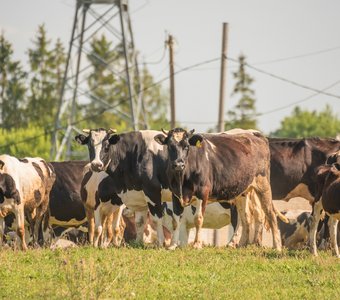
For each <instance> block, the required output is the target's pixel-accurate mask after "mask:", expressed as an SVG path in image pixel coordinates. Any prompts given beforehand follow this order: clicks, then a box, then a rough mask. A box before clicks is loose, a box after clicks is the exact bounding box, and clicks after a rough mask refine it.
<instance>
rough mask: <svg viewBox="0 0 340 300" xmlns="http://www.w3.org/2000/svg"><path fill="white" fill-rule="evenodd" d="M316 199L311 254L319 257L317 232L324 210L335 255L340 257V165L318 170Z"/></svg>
mask: <svg viewBox="0 0 340 300" xmlns="http://www.w3.org/2000/svg"><path fill="white" fill-rule="evenodd" d="M316 178H317V185H316V197H315V205H314V220H313V224H312V227H311V232H310V243H311V252H312V253H313V254H314V255H317V248H316V231H317V224H318V222H319V220H320V217H321V212H322V210H324V211H325V212H326V214H327V215H329V221H328V224H329V227H330V237H331V244H332V247H333V251H334V254H335V255H336V256H337V257H340V255H339V249H338V244H337V226H338V222H339V220H340V164H339V163H337V162H336V163H333V164H331V165H327V164H325V165H322V166H320V167H319V168H318V169H317V177H316Z"/></svg>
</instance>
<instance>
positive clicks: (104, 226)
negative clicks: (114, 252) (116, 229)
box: [99, 209, 112, 248]
mask: <svg viewBox="0 0 340 300" xmlns="http://www.w3.org/2000/svg"><path fill="white" fill-rule="evenodd" d="M100 213H101V221H102V234H101V235H100V237H99V246H100V247H101V248H105V247H106V243H107V239H108V228H109V224H108V223H109V216H108V215H107V214H106V212H103V209H101V212H100ZM111 231H112V227H111Z"/></svg>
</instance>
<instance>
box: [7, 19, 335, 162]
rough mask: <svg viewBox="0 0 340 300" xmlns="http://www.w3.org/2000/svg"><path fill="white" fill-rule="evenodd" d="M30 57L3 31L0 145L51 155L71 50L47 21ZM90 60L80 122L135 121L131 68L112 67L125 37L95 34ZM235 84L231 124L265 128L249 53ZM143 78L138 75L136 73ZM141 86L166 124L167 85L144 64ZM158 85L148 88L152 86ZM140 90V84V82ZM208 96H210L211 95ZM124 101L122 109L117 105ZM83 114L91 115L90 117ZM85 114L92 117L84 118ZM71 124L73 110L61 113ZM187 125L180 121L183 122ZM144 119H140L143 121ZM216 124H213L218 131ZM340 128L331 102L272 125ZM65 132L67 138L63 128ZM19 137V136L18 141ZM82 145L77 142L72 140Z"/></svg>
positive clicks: (148, 116) (152, 116) (152, 117)
mask: <svg viewBox="0 0 340 300" xmlns="http://www.w3.org/2000/svg"><path fill="white" fill-rule="evenodd" d="M27 56H28V65H27V67H23V64H22V63H21V62H20V61H18V60H15V59H14V50H13V46H12V44H11V43H10V42H9V41H8V40H7V39H6V37H5V34H4V33H1V35H0V101H1V105H0V127H1V135H0V149H1V150H0V151H1V153H9V154H13V155H16V156H19V157H20V156H41V157H43V158H47V159H49V158H50V149H51V138H52V132H53V130H54V126H55V118H56V113H57V108H58V101H59V97H60V90H61V85H62V81H63V74H64V69H65V64H66V51H65V48H64V46H63V44H62V43H61V41H60V39H57V40H56V41H52V40H51V39H50V38H49V37H48V35H47V32H46V28H45V26H44V25H40V26H39V27H38V29H37V32H36V34H35V36H34V38H33V40H32V44H31V47H30V48H29V49H28V51H27ZM86 60H87V62H88V63H89V64H90V68H89V74H88V75H87V77H86V84H87V90H88V91H89V93H88V95H87V99H88V100H87V102H85V103H84V102H80V101H78V103H77V105H78V107H77V115H76V120H79V123H78V124H77V126H79V127H80V128H81V127H83V126H85V127H90V128H91V127H92V128H96V127H98V124H100V127H104V128H110V127H111V128H112V127H114V128H117V129H118V130H119V131H126V130H130V129H131V123H130V120H129V116H130V106H129V101H127V99H128V89H127V84H126V81H125V77H124V76H119V74H118V75H117V74H116V73H115V72H112V71H111V70H113V69H121V70H124V55H123V48H122V45H118V46H115V47H114V46H113V43H112V42H111V41H110V40H108V39H107V38H106V36H105V35H99V36H95V37H93V38H92V40H91V42H90V49H89V51H87V53H86ZM233 77H234V79H235V86H234V87H233V90H232V94H231V96H232V100H233V101H234V103H236V104H235V106H234V107H233V108H232V109H231V110H229V111H228V112H227V113H226V122H225V129H226V130H228V129H231V128H236V127H238V128H244V129H249V128H252V129H259V128H258V123H257V112H256V95H255V91H254V89H253V84H254V78H252V77H251V76H250V75H249V74H248V73H247V70H246V57H245V56H244V55H240V57H239V68H238V70H237V71H235V72H233ZM134 82H135V84H137V83H136V82H137V81H134ZM139 84H140V86H139V90H142V91H143V99H144V107H143V108H144V109H139V110H138V111H139V114H144V115H143V118H141V119H143V120H147V122H148V124H149V127H150V128H154V129H159V128H162V127H165V128H167V127H168V126H169V125H168V124H169V122H168V119H167V116H168V102H169V101H168V100H169V95H168V91H166V90H164V89H162V88H161V86H160V85H157V84H155V81H154V78H153V77H152V75H151V74H150V72H149V71H148V69H147V67H145V66H144V67H143V68H142V69H141V72H140V82H139ZM151 86H152V88H147V87H151ZM135 88H136V90H137V87H135ZM207 101H209V99H207ZM115 107H116V108H119V113H116V112H115V110H114V108H115ZM81 120H84V121H83V122H82V121H81ZM85 120H86V121H85ZM61 123H62V126H66V124H67V120H66V116H62V118H61ZM179 125H180V124H179ZM143 126H144V124H140V127H143ZM215 130H216V129H213V128H212V129H211V130H210V131H215ZM339 133H340V120H339V118H338V117H337V115H336V114H334V113H333V112H332V110H331V108H330V107H329V106H325V108H324V109H323V110H322V111H320V112H317V111H309V110H303V109H301V108H300V107H295V108H294V109H293V112H292V114H291V115H289V116H287V117H285V118H284V119H283V120H282V121H281V125H280V128H278V129H277V130H276V131H275V132H272V133H270V135H271V136H280V137H307V136H321V137H335V136H336V135H337V134H339ZM59 138H60V139H62V138H63V135H62V134H61V135H60V136H59ZM18 142H20V143H18ZM72 147H73V150H74V152H75V153H76V152H77V151H79V150H80V149H78V148H77V147H78V145H76V144H75V143H74V144H73V145H72Z"/></svg>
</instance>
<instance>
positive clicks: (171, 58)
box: [166, 34, 176, 129]
mask: <svg viewBox="0 0 340 300" xmlns="http://www.w3.org/2000/svg"><path fill="white" fill-rule="evenodd" d="M166 43H167V45H168V46H169V67H170V112H171V123H170V127H171V129H172V128H175V126H176V105H175V77H174V73H175V72H174V50H173V45H174V40H173V36H172V35H171V34H169V38H168V40H167V42H166Z"/></svg>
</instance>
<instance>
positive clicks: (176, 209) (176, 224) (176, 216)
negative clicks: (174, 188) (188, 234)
mask: <svg viewBox="0 0 340 300" xmlns="http://www.w3.org/2000/svg"><path fill="white" fill-rule="evenodd" d="M172 205H173V233H172V239H171V244H170V246H169V247H168V250H175V249H176V248H177V247H178V245H179V230H180V226H181V215H182V213H183V207H182V205H181V203H180V202H179V200H178V199H177V197H175V196H174V195H172Z"/></svg>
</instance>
